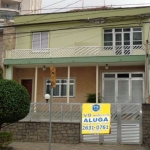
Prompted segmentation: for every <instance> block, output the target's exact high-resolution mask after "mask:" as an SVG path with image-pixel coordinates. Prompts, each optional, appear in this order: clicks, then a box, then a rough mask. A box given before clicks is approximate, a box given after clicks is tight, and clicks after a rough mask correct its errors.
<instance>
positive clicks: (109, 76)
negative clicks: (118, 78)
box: [104, 74, 115, 78]
mask: <svg viewBox="0 0 150 150" xmlns="http://www.w3.org/2000/svg"><path fill="white" fill-rule="evenodd" d="M104 78H115V74H104Z"/></svg>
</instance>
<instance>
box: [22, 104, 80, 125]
mask: <svg viewBox="0 0 150 150" xmlns="http://www.w3.org/2000/svg"><path fill="white" fill-rule="evenodd" d="M49 106H50V105H49V103H31V105H30V112H29V114H28V115H27V116H26V117H25V118H24V119H22V120H21V121H35V122H39V121H41V122H49V114H50V113H49V112H50V110H49V109H50V107H49ZM51 113H52V114H51V115H52V122H80V118H81V116H80V115H81V103H69V104H68V103H53V104H52V110H51Z"/></svg>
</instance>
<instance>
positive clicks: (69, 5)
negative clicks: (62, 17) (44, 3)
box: [27, 0, 81, 23]
mask: <svg viewBox="0 0 150 150" xmlns="http://www.w3.org/2000/svg"><path fill="white" fill-rule="evenodd" d="M80 1H81V0H78V1H76V2H74V3H71V4H69V5H67V6H65V7H63V8H66V7H68V6H71V5H74V4H76V3H78V2H80ZM59 10H61V9H58V10H57V11H59ZM57 11H54V12H53V13H55V12H57ZM46 15H48V14H46ZM46 15H45V16H46ZM45 16H40V17H37V18H36V19H33V20H31V21H27V23H29V22H33V21H36V20H37V19H40V18H43V17H45Z"/></svg>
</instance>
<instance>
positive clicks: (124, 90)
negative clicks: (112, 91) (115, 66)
mask: <svg viewBox="0 0 150 150" xmlns="http://www.w3.org/2000/svg"><path fill="white" fill-rule="evenodd" d="M127 102H129V81H128V80H118V103H127Z"/></svg>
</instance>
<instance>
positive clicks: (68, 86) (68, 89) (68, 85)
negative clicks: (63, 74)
mask: <svg viewBox="0 0 150 150" xmlns="http://www.w3.org/2000/svg"><path fill="white" fill-rule="evenodd" d="M69 93H70V66H68V82H67V103H69Z"/></svg>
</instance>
